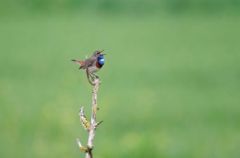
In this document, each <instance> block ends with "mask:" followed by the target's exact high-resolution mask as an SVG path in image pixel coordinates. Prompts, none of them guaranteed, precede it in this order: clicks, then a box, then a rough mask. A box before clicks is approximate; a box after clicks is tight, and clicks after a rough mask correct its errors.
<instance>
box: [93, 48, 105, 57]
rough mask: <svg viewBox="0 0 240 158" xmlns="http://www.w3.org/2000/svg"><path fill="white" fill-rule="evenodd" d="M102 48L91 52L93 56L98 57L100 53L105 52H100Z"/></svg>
mask: <svg viewBox="0 0 240 158" xmlns="http://www.w3.org/2000/svg"><path fill="white" fill-rule="evenodd" d="M103 51H104V50H101V51H100V50H96V51H95V52H94V53H93V56H95V57H98V56H100V55H105V54H102V52H103Z"/></svg>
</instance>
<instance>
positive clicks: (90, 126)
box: [77, 77, 102, 158]
mask: <svg viewBox="0 0 240 158" xmlns="http://www.w3.org/2000/svg"><path fill="white" fill-rule="evenodd" d="M99 84H100V80H99V78H98V77H97V78H94V80H93V91H92V110H91V119H90V122H89V121H88V120H87V118H86V116H85V114H84V109H83V107H81V109H80V112H79V117H80V122H81V123H82V125H83V127H84V128H85V129H86V130H87V131H88V141H87V147H84V146H83V145H82V143H81V142H80V140H79V139H77V144H78V146H79V148H80V150H81V151H83V152H85V153H86V155H85V158H93V154H92V150H93V141H94V138H95V132H96V128H97V127H98V126H99V125H100V124H101V123H102V121H100V122H97V116H96V114H97V110H98V106H97V93H98V88H99Z"/></svg>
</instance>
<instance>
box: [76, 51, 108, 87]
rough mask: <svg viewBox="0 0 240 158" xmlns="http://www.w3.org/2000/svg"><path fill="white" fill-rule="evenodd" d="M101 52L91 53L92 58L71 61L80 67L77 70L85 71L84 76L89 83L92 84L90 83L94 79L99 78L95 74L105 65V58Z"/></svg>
mask: <svg viewBox="0 0 240 158" xmlns="http://www.w3.org/2000/svg"><path fill="white" fill-rule="evenodd" d="M102 52H103V50H102V51H100V50H96V51H94V52H93V54H92V56H91V57H89V58H87V59H85V60H76V59H72V61H73V62H74V63H76V64H78V65H80V67H79V69H82V70H85V71H86V74H87V78H88V80H89V81H91V82H90V83H92V81H93V80H94V79H95V78H99V77H98V76H97V75H96V72H98V71H99V70H100V69H101V68H102V67H103V65H104V63H105V58H104V55H106V54H103V53H102Z"/></svg>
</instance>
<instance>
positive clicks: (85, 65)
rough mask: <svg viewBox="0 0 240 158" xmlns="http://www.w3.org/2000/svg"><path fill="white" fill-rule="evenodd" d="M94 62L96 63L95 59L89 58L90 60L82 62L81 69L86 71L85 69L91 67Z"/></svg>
mask: <svg viewBox="0 0 240 158" xmlns="http://www.w3.org/2000/svg"><path fill="white" fill-rule="evenodd" d="M95 61H96V58H94V57H91V58H88V59H86V60H85V61H84V65H83V67H82V68H83V69H86V68H88V67H90V66H93V65H94V63H95Z"/></svg>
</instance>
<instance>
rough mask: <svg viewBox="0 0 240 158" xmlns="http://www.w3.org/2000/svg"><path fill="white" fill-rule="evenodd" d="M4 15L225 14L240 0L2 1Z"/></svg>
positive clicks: (235, 8)
mask: <svg viewBox="0 0 240 158" xmlns="http://www.w3.org/2000/svg"><path fill="white" fill-rule="evenodd" d="M0 10H1V11H0V13H2V14H3V13H5V12H8V13H9V12H16V11H18V10H20V11H33V12H56V11H57V12H59V11H82V10H96V11H101V12H114V13H122V12H133V13H152V12H154V13H155V12H170V13H179V12H186V11H197V12H210V13H211V12H221V11H224V10H236V11H238V10H240V0H1V1H0Z"/></svg>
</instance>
